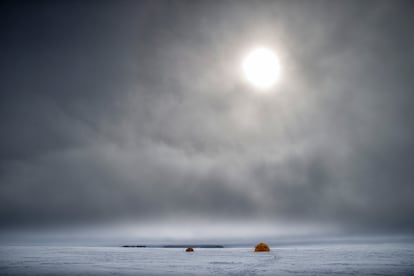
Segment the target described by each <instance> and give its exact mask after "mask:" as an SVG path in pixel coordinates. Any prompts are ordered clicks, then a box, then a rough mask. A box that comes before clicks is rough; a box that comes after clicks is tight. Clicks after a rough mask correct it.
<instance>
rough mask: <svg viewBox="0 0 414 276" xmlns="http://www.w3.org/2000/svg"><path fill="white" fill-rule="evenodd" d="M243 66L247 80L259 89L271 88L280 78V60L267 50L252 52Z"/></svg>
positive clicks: (259, 49) (261, 49) (258, 49)
mask: <svg viewBox="0 0 414 276" xmlns="http://www.w3.org/2000/svg"><path fill="white" fill-rule="evenodd" d="M242 66H243V71H244V73H245V75H246V78H247V80H248V81H249V82H250V83H252V84H253V85H254V86H256V87H258V88H262V89H266V88H270V87H271V86H273V85H274V84H275V83H276V82H277V80H278V79H279V76H280V63H279V59H278V58H277V56H276V54H275V53H273V52H272V51H271V50H269V49H267V48H257V49H254V50H253V51H251V52H250V53H249V54H248V55H247V57H246V58H245V59H244V61H243V65H242Z"/></svg>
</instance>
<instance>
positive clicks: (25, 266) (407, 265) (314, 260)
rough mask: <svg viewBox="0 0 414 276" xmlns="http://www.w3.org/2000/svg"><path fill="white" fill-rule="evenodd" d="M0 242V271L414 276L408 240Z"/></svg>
mask: <svg viewBox="0 0 414 276" xmlns="http://www.w3.org/2000/svg"><path fill="white" fill-rule="evenodd" d="M195 250H196V251H195V252H194V253H186V252H184V249H180V248H171V249H166V248H122V247H98V246H96V247H92V246H91V247H67V246H66V247H60V246H59V247H58V246H1V247H0V275H414V244H412V243H408V244H404V243H379V244H328V245H303V246H300V245H295V246H283V247H272V251H271V252H269V253H254V252H252V248H224V249H195Z"/></svg>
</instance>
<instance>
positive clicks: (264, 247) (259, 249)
mask: <svg viewBox="0 0 414 276" xmlns="http://www.w3.org/2000/svg"><path fill="white" fill-rule="evenodd" d="M269 251H270V248H269V246H268V245H267V244H265V243H263V242H261V243H258V244H257V245H256V247H255V249H254V252H269Z"/></svg>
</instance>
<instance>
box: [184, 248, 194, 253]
mask: <svg viewBox="0 0 414 276" xmlns="http://www.w3.org/2000/svg"><path fill="white" fill-rule="evenodd" d="M185 252H194V249H193V248H192V247H189V248H187V249H186V250H185Z"/></svg>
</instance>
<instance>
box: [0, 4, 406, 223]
mask: <svg viewBox="0 0 414 276" xmlns="http://www.w3.org/2000/svg"><path fill="white" fill-rule="evenodd" d="M1 10H2V16H1V40H2V43H1V45H0V48H1V54H0V55H1V60H2V65H1V74H2V76H3V77H2V79H3V80H2V82H1V83H0V89H1V94H0V97H1V98H0V99H1V101H0V107H1V109H0V112H1V117H0V124H1V131H0V133H1V134H0V140H1V143H0V156H1V160H0V183H1V185H0V221H1V224H2V225H4V226H8V225H14V224H26V223H29V224H54V223H58V222H73V223H75V222H76V223H84V222H90V221H102V220H104V221H113V220H118V219H127V220H130V221H134V222H139V221H142V220H145V219H164V218H169V219H171V218H187V217H201V218H206V219H211V218H219V219H227V220H230V221H231V220H233V219H245V220H249V219H255V218H265V219H269V220H270V221H271V220H278V219H288V220H293V221H314V222H328V223H336V224H339V225H344V226H349V227H368V228H370V227H375V228H376V229H394V230H407V229H408V230H412V229H413V227H414V225H413V224H412V222H411V221H410V218H411V217H413V215H414V214H413V213H414V204H413V201H412V199H411V197H412V196H413V195H414V188H413V185H412V179H414V172H413V170H412V169H411V168H412V167H414V159H413V156H414V144H413V142H412V141H413V140H414V128H413V125H412V122H411V118H413V117H414V114H413V110H412V108H411V103H412V102H413V100H414V98H413V95H412V90H413V87H414V86H413V83H412V77H411V73H412V72H413V69H414V54H413V51H412V49H413V48H414V36H413V35H412V31H411V27H412V26H413V24H414V22H413V21H414V19H413V18H414V17H413V14H412V11H413V9H412V3H411V2H408V1H407V2H406V1H392V2H390V1H385V2H381V1H364V2H363V3H361V2H359V1H347V2H337V1H312V2H303V1H289V2H287V1H286V2H285V1H283V2H257V1H254V2H241V1H236V2H231V1H225V2H222V1H218V2H214V1H205V2H192V1H191V2H185V1H171V2H155V3H154V2H152V1H149V2H145V1H140V2H122V3H118V2H115V1H114V2H105V3H95V2H87V3H83V2H65V1H64V2H59V3H54V2H48V1H45V2H37V3H36V2H35V3H32V2H5V3H3V4H2V8H1ZM258 44H265V45H268V46H269V47H273V48H275V49H276V50H277V51H278V53H279V55H280V59H281V60H282V64H283V77H282V81H281V83H280V84H279V85H277V86H276V87H275V88H274V93H267V94H258V93H255V92H254V91H253V89H252V88H251V87H250V86H249V85H248V84H246V83H244V81H243V78H242V77H241V76H240V72H239V66H240V59H241V58H242V57H243V54H244V53H245V52H246V51H247V50H248V49H249V48H251V47H253V46H255V45H258Z"/></svg>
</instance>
